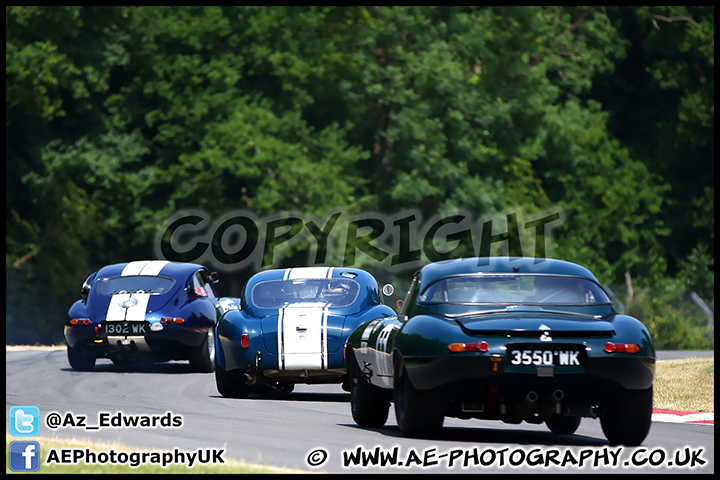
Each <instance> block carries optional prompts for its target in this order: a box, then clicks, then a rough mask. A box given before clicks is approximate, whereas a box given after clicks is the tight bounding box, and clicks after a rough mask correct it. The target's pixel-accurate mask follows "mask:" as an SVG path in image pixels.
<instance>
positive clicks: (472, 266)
mask: <svg viewBox="0 0 720 480" xmlns="http://www.w3.org/2000/svg"><path fill="white" fill-rule="evenodd" d="M472 273H525V274H527V273H530V274H546V275H547V274H554V275H576V276H581V277H586V278H589V279H591V280H593V281H595V282H596V283H599V282H598V280H597V278H595V276H594V275H593V274H592V273H591V272H590V270H588V269H587V268H585V267H583V266H581V265H578V264H576V263H572V262H568V261H565V260H558V259H553V258H534V257H477V258H459V259H455V260H444V261H440V262H435V263H430V264H428V265H425V266H424V267H422V268H421V269H420V281H421V282H422V283H423V284H429V283H432V282H433V281H435V280H437V279H439V278H442V277H446V276H448V275H462V274H472Z"/></svg>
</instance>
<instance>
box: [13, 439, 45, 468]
mask: <svg viewBox="0 0 720 480" xmlns="http://www.w3.org/2000/svg"><path fill="white" fill-rule="evenodd" d="M39 469H40V444H39V443H38V442H10V470H11V471H13V472H37V471H38V470H39Z"/></svg>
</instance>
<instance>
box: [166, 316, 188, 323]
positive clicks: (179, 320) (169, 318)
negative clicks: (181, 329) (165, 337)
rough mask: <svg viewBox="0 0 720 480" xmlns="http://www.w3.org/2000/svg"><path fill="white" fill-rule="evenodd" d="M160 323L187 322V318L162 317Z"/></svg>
mask: <svg viewBox="0 0 720 480" xmlns="http://www.w3.org/2000/svg"><path fill="white" fill-rule="evenodd" d="M160 323H185V319H184V318H181V317H162V318H161V319H160Z"/></svg>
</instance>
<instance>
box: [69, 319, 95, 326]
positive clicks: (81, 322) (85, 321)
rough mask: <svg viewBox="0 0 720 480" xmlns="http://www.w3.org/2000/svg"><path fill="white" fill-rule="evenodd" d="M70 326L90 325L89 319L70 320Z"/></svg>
mask: <svg viewBox="0 0 720 480" xmlns="http://www.w3.org/2000/svg"><path fill="white" fill-rule="evenodd" d="M70 325H90V319H89V318H73V319H72V320H70Z"/></svg>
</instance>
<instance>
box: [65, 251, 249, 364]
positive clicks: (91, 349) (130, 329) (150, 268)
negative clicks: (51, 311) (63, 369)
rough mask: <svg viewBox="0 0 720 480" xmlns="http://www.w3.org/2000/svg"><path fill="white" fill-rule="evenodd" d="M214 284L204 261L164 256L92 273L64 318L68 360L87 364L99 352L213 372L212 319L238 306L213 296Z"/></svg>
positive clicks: (122, 358) (123, 360)
mask: <svg viewBox="0 0 720 480" xmlns="http://www.w3.org/2000/svg"><path fill="white" fill-rule="evenodd" d="M215 282H217V273H214V272H213V273H211V272H209V271H208V270H207V268H205V267H203V266H202V265H197V264H193V263H181V262H168V261H164V260H144V261H133V262H128V263H118V264H115V265H108V266H106V267H103V268H101V269H99V270H98V271H96V272H94V273H92V274H91V275H90V276H89V277H88V278H87V280H85V283H84V284H83V286H82V290H81V296H82V299H81V300H78V301H77V302H75V303H74V304H73V305H72V307H71V308H70V310H69V312H68V316H69V318H68V320H67V322H66V324H65V340H66V342H67V355H68V361H69V363H70V366H71V367H72V368H73V369H75V370H92V369H93V368H94V366H95V362H96V359H97V358H109V359H110V360H112V361H113V363H116V364H125V363H128V362H133V361H136V360H138V359H148V360H152V361H158V362H162V361H168V360H189V361H190V365H191V367H192V368H193V369H194V370H196V371H201V372H211V371H212V370H213V367H214V351H215V339H214V331H215V325H216V323H217V320H218V318H219V317H220V315H221V313H222V312H223V311H224V310H225V309H226V308H237V306H236V305H235V299H232V298H218V296H217V292H216V290H215V286H214V283H215Z"/></svg>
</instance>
